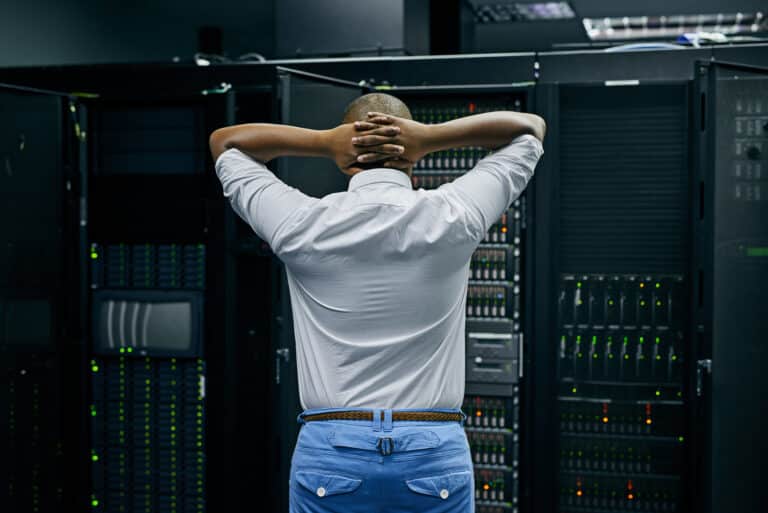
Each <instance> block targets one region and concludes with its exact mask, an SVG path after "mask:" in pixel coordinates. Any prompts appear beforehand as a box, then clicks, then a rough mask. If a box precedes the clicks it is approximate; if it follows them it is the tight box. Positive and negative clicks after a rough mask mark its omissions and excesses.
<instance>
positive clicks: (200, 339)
mask: <svg viewBox="0 0 768 513" xmlns="http://www.w3.org/2000/svg"><path fill="white" fill-rule="evenodd" d="M215 92H217V91H214V93H215ZM88 107H89V118H88V121H89V123H88V125H89V130H88V136H89V137H88V141H89V146H88V150H89V153H88V155H89V166H88V179H89V182H88V192H89V198H90V201H89V203H88V205H87V209H84V216H83V219H82V220H81V223H82V224H83V225H84V226H87V240H88V254H87V262H88V265H87V280H88V286H89V289H90V293H89V294H88V296H87V297H86V298H85V301H84V304H86V305H87V309H88V324H87V325H88V336H87V348H88V378H87V397H88V399H87V400H88V409H87V411H88V413H87V415H88V418H89V420H90V423H89V429H88V447H87V458H88V461H89V464H90V472H89V475H90V486H89V489H88V492H87V501H88V503H89V506H90V507H91V508H92V509H93V510H99V511H108V512H122V511H167V512H177V511H178V512H181V511H185V512H186V511H205V510H207V509H209V508H210V507H211V504H210V503H209V501H208V499H209V494H208V490H209V488H212V489H216V490H224V489H225V486H224V484H223V483H221V482H220V480H223V479H225V478H226V475H225V474H224V473H218V474H216V473H214V474H213V475H207V472H206V468H207V467H209V466H210V467H215V468H227V467H231V466H232V458H233V453H234V448H233V447H231V446H230V442H229V440H230V437H229V436H226V435H225V434H226V433H229V432H231V431H232V424H233V420H234V419H233V417H234V414H235V412H234V411H233V409H232V408H231V407H230V406H231V405H230V404H229V403H228V402H227V395H228V393H229V391H228V390H226V389H225V386H224V384H223V383H222V380H220V379H213V380H211V381H212V383H210V384H209V383H208V382H207V381H206V378H207V376H208V375H209V374H213V375H214V376H217V377H221V376H224V375H226V372H225V369H226V361H227V359H226V350H227V348H228V347H230V344H231V343H232V341H231V339H229V338H228V337H227V333H228V332H227V331H226V330H225V328H224V313H223V310H222V309H221V308H220V306H219V305H222V304H224V302H225V301H224V297H225V294H226V289H225V286H226V282H225V280H224V279H222V275H223V272H222V270H223V268H224V256H223V254H224V246H225V244H224V230H223V229H222V227H223V225H224V223H223V220H222V218H223V212H224V201H223V198H221V195H220V185H218V181H217V180H216V178H215V174H214V173H213V163H212V162H211V158H210V154H209V152H208V145H207V142H208V134H210V132H211V131H212V130H213V129H214V128H218V127H220V126H223V125H224V124H225V122H226V120H227V119H228V114H227V110H228V109H231V101H230V99H229V97H228V94H226V92H224V94H200V92H199V91H186V92H185V91H184V90H177V91H175V92H174V93H173V94H172V95H165V96H164V95H162V94H153V95H147V96H137V95H135V94H131V93H128V94H125V93H123V94H119V93H113V94H103V95H102V96H99V97H96V98H91V99H90V100H88ZM209 412H210V413H209ZM214 419H215V420H214ZM226 499H227V496H226V495H224V494H222V493H219V494H218V495H216V494H214V497H212V503H213V504H219V505H221V504H222V503H224V501H226ZM217 501H220V502H217Z"/></svg>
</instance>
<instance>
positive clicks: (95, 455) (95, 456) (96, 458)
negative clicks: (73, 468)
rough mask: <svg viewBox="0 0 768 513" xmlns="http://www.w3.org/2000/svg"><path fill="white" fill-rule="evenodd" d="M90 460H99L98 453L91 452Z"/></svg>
mask: <svg viewBox="0 0 768 513" xmlns="http://www.w3.org/2000/svg"><path fill="white" fill-rule="evenodd" d="M91 461H99V455H98V454H93V455H92V456H91Z"/></svg>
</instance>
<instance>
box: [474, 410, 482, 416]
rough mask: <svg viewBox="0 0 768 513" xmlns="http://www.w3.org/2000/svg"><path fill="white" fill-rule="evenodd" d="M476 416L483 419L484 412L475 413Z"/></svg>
mask: <svg viewBox="0 0 768 513" xmlns="http://www.w3.org/2000/svg"><path fill="white" fill-rule="evenodd" d="M475 416H476V417H482V416H483V412H481V411H480V410H477V411H476V412H475Z"/></svg>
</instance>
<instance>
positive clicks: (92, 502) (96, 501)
mask: <svg viewBox="0 0 768 513" xmlns="http://www.w3.org/2000/svg"><path fill="white" fill-rule="evenodd" d="M98 505H99V500H98V499H93V500H92V501H91V506H93V507H94V508H95V507H97V506H98Z"/></svg>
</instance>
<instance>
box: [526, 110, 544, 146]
mask: <svg viewBox="0 0 768 513" xmlns="http://www.w3.org/2000/svg"><path fill="white" fill-rule="evenodd" d="M530 124H531V126H530V130H531V135H533V136H534V137H536V138H537V139H538V140H539V141H541V142H544V136H545V135H546V134H547V122H546V121H544V118H542V117H541V116H537V115H536V114H531V115H530Z"/></svg>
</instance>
